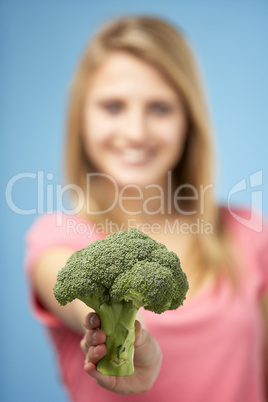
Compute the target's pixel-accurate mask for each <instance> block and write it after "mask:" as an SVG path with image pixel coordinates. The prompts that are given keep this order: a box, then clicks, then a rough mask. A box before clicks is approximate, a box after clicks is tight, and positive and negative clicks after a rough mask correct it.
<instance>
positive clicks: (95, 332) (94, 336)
mask: <svg viewBox="0 0 268 402" xmlns="http://www.w3.org/2000/svg"><path fill="white" fill-rule="evenodd" d="M96 338H97V331H94V332H93V333H92V339H93V341H95V340H96Z"/></svg>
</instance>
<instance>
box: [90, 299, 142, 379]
mask: <svg viewBox="0 0 268 402" xmlns="http://www.w3.org/2000/svg"><path fill="white" fill-rule="evenodd" d="M83 302H84V303H85V304H86V305H87V306H89V307H91V308H93V305H94V306H95V308H94V310H95V312H96V313H97V314H98V315H99V317H100V320H101V329H102V330H103V331H104V332H105V333H106V342H105V345H106V348H107V354H106V355H105V356H104V357H103V358H102V359H101V360H100V361H99V362H98V371H100V372H101V373H102V374H106V375H114V376H117V377H120V376H129V375H131V374H133V373H134V367H133V354H134V340H135V319H136V315H137V312H138V309H137V308H136V307H134V305H133V303H132V302H125V301H122V302H119V303H111V304H108V303H103V304H101V305H100V306H99V307H97V306H96V305H95V301H93V303H92V300H90V298H86V297H85V298H84V299H83Z"/></svg>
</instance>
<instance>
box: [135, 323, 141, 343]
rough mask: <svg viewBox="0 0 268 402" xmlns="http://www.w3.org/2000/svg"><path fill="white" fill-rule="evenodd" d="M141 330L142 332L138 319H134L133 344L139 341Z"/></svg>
mask: <svg viewBox="0 0 268 402" xmlns="http://www.w3.org/2000/svg"><path fill="white" fill-rule="evenodd" d="M141 332H142V326H141V323H140V321H138V320H136V321H135V342H134V344H135V345H136V344H138V343H139V341H140V337H141Z"/></svg>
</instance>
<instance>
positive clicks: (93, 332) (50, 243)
mask: <svg viewBox="0 0 268 402" xmlns="http://www.w3.org/2000/svg"><path fill="white" fill-rule="evenodd" d="M212 143H213V140H212V134H211V128H210V123H209V117H208V112H207V105H206V101H205V97H204V93H203V89H202V85H201V84H200V78H199V74H198V71H197V67H196V62H195V60H194V57H193V55H192V53H191V51H190V49H189V46H188V44H187V43H186V41H185V39H184V38H183V36H182V34H181V33H180V32H179V31H178V30H177V29H175V28H174V27H173V26H172V25H170V24H168V23H167V22H165V21H163V20H160V19H157V18H151V17H129V18H120V19H117V20H115V21H112V22H111V23H109V24H107V25H105V26H104V27H103V28H102V29H101V30H100V31H99V32H97V33H96V35H95V37H94V38H93V39H92V40H91V42H90V44H89V46H88V47H87V49H86V51H85V53H84V55H83V58H82V60H81V62H80V65H79V67H78V70H77V73H76V76H75V78H74V82H73V86H72V91H71V95H70V109H69V118H68V133H67V147H66V166H67V177H68V180H69V183H70V188H71V189H72V190H73V191H72V193H73V194H74V195H75V196H76V197H75V200H74V207H73V208H74V210H73V211H72V212H73V213H72V214H71V211H70V213H69V214H63V213H62V212H60V211H57V212H55V213H53V214H47V215H44V216H42V217H40V218H39V219H38V220H37V221H36V222H35V223H34V225H33V227H32V228H31V229H30V231H29V232H28V234H27V248H26V257H27V259H26V267H27V272H28V275H29V278H30V283H31V290H32V299H33V307H34V311H35V314H36V315H37V317H38V319H39V320H41V322H42V323H43V324H45V326H46V328H47V331H48V333H49V335H50V338H51V342H52V344H53V345H54V348H55V351H56V353H57V358H58V363H59V369H60V372H61V376H62V381H63V383H64V384H65V387H66V390H67V392H68V394H69V396H70V398H71V400H73V401H76V402H85V401H98V402H99V401H105V402H109V401H121V400H122V401H136V400H137V401H139V402H143V401H150V402H152V401H154V402H157V401H159V402H160V401H161V402H163V401H165V400H168V401H181V402H202V401H206V402H253V401H254V402H264V401H265V400H267V399H266V398H267V396H268V394H265V390H266V392H267V384H268V377H267V371H266V370H267V366H268V352H267V350H268V349H267V344H268V331H267V325H268V324H267V323H268V251H267V250H268V230H267V227H266V226H265V225H264V224H263V230H262V231H261V232H257V231H255V230H254V222H256V225H257V224H258V225H257V226H258V227H259V221H258V219H259V217H258V216H253V215H250V212H249V211H245V210H237V211H236V212H235V214H234V213H233V214H230V212H229V211H228V210H227V209H226V208H224V207H220V206H219V205H217V202H216V201H215V196H214V177H213V172H214V160H213V144H212ZM236 216H240V218H241V219H235V217H236ZM249 217H250V218H251V222H253V229H250V228H248V225H247V224H246V222H247V219H248V218H249ZM241 222H242V223H241ZM243 222H244V224H243ZM257 226H256V227H257ZM129 227H137V228H138V229H140V230H142V231H144V232H146V233H147V234H148V235H150V236H151V237H153V238H154V239H155V240H157V241H159V242H161V243H163V244H165V245H166V246H167V248H168V249H169V250H173V251H174V252H176V253H177V254H178V256H179V258H180V259H181V264H182V268H183V270H184V271H185V272H186V274H187V277H188V281H189V286H190V289H189V292H188V293H187V298H186V301H185V303H184V305H183V306H182V307H180V308H179V309H177V310H175V311H167V312H165V313H163V314H161V315H157V314H154V313H151V312H149V311H146V310H143V309H141V311H140V314H139V317H138V321H137V322H136V342H135V356H134V363H135V373H134V374H133V375H132V376H130V377H121V378H116V377H109V376H103V375H101V374H100V373H99V372H98V371H97V370H96V363H97V362H98V360H99V359H100V358H101V357H102V356H104V354H105V353H106V348H105V345H104V342H105V333H104V332H103V331H102V330H101V329H100V325H101V323H100V319H99V317H98V316H97V315H96V314H95V313H94V312H90V310H89V309H88V308H87V307H86V306H85V305H84V304H83V303H82V302H80V301H79V300H75V301H73V302H72V303H70V304H68V305H67V306H65V307H60V306H59V305H58V303H57V301H56V300H55V298H54V295H53V285H54V283H55V282H56V276H57V273H58V271H59V269H61V268H62V267H63V266H64V265H65V263H66V260H67V258H68V257H69V256H70V255H71V254H72V253H73V252H74V251H76V250H78V249H80V248H83V247H86V246H87V245H88V244H89V243H90V242H91V241H94V240H96V239H101V238H105V236H106V235H107V234H108V233H110V232H112V231H115V230H123V229H128V228H129ZM251 227H252V225H251ZM87 229H88V230H87ZM265 387H266V388H265ZM118 394H124V395H118ZM130 394H134V395H130ZM51 397H52V398H53V396H51Z"/></svg>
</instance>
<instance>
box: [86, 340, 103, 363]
mask: <svg viewBox="0 0 268 402" xmlns="http://www.w3.org/2000/svg"><path fill="white" fill-rule="evenodd" d="M106 353H107V349H106V346H105V345H104V344H102V345H97V346H91V347H90V348H89V349H88V352H87V355H86V360H85V365H86V364H87V363H94V364H96V363H98V361H99V360H100V359H101V358H102V357H103V356H105V355H106Z"/></svg>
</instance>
